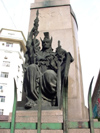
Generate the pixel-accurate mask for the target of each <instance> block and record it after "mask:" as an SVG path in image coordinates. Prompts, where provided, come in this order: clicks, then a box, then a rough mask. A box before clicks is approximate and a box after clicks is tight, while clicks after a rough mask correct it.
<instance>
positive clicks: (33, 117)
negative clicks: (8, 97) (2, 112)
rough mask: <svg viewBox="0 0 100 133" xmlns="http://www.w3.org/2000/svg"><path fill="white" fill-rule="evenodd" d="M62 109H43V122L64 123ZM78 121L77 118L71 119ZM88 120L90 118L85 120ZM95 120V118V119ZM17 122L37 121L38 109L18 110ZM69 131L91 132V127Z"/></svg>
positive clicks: (17, 132)
mask: <svg viewBox="0 0 100 133" xmlns="http://www.w3.org/2000/svg"><path fill="white" fill-rule="evenodd" d="M10 121H11V113H10V115H9V122H10ZM62 121H63V118H62V111H61V110H52V111H49V110H48V111H42V123H46V122H47V123H51V122H52V123H56V122H57V123H62ZM71 121H76V120H71ZM84 121H88V119H86V120H84ZM94 121H95V120H94ZM16 122H33V123H34V122H37V111H17V112H16ZM51 132H52V133H63V131H62V130H42V131H41V133H51ZM0 133H10V130H8V129H6V130H4V129H2V130H1V129H0ZM15 133H37V130H25V129H24V130H15ZM68 133H90V129H69V132H68ZM94 133H100V129H95V132H94Z"/></svg>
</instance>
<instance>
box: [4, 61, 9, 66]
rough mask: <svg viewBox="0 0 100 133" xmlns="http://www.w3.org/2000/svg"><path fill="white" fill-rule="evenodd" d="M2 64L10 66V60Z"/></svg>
mask: <svg viewBox="0 0 100 133" xmlns="http://www.w3.org/2000/svg"><path fill="white" fill-rule="evenodd" d="M2 65H3V66H5V67H10V62H9V61H3V64H2Z"/></svg>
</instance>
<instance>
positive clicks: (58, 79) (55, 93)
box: [23, 11, 73, 109]
mask: <svg viewBox="0 0 100 133" xmlns="http://www.w3.org/2000/svg"><path fill="white" fill-rule="evenodd" d="M38 14H39V13H38V11H37V17H36V19H35V21H34V27H33V28H32V30H31V32H30V34H29V37H28V41H27V45H26V48H27V51H26V53H25V58H26V61H25V64H24V65H23V69H24V72H25V74H24V83H23V87H24V91H25V93H26V100H27V101H26V104H25V108H26V109H29V108H33V107H34V106H36V105H37V100H38V97H39V96H38V95H39V87H41V92H42V104H43V105H47V106H58V103H59V100H58V99H60V98H59V97H60V94H61V87H62V83H63V81H64V83H67V79H68V68H69V65H70V63H71V62H72V61H73V57H72V56H71V54H70V53H69V52H66V51H65V50H63V49H62V48H61V46H60V41H58V47H57V48H56V52H53V49H52V37H51V38H50V37H49V32H45V33H44V39H43V40H42V39H41V42H42V49H41V50H40V47H39V44H40V42H39V40H38V39H36V36H37V35H38V33H39V32H38V26H39V25H38V22H39V19H38ZM33 37H34V38H33Z"/></svg>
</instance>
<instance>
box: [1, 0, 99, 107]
mask: <svg viewBox="0 0 100 133" xmlns="http://www.w3.org/2000/svg"><path fill="white" fill-rule="evenodd" d="M33 2H34V0H0V18H1V19H0V29H1V28H8V29H15V30H21V31H23V33H24V35H25V37H26V38H27V33H28V26H29V17H30V3H33ZM70 3H71V6H72V9H73V11H74V13H75V15H76V18H77V22H78V40H79V49H80V57H81V66H82V75H83V88H84V99H85V105H86V106H87V99H88V98H87V96H88V89H89V84H90V81H91V79H92V77H93V76H94V83H93V88H94V86H95V82H96V79H97V75H98V72H99V69H100V61H99V57H100V52H99V51H100V7H99V6H100V0H87V1H86V0H70Z"/></svg>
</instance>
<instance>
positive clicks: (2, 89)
mask: <svg viewBox="0 0 100 133" xmlns="http://www.w3.org/2000/svg"><path fill="white" fill-rule="evenodd" d="M6 87H7V84H5V83H1V84H0V92H3V91H4V90H5V89H6Z"/></svg>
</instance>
